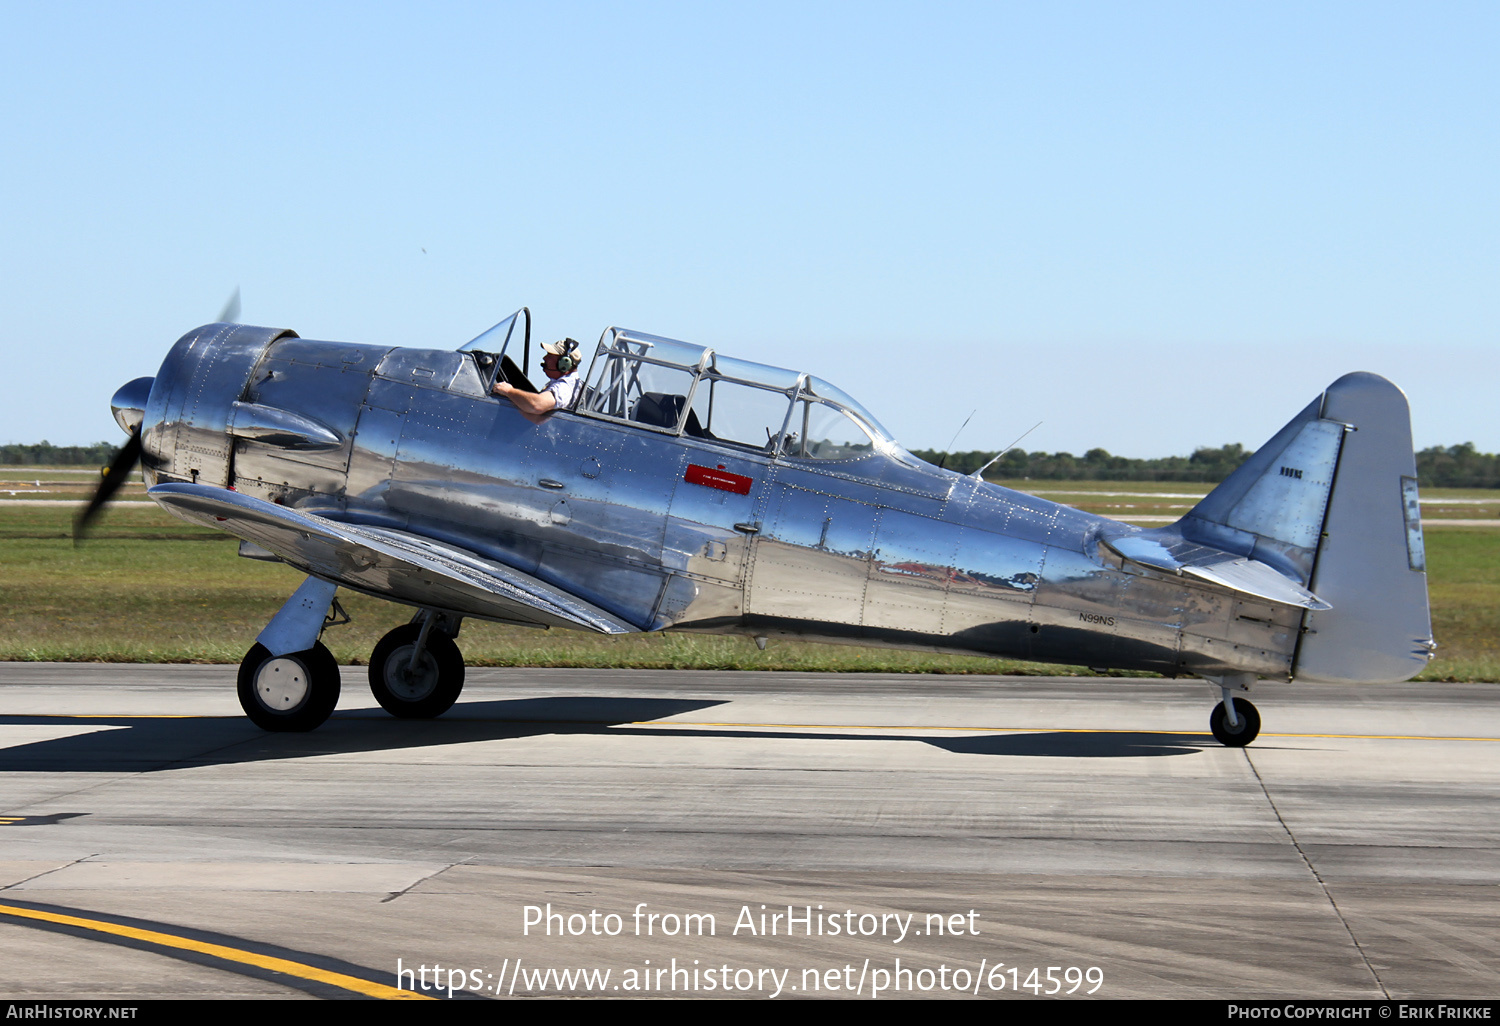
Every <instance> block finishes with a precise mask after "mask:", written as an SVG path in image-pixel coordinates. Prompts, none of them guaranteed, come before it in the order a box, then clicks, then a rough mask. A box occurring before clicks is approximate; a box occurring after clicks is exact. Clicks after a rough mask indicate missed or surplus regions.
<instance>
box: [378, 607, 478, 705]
mask: <svg viewBox="0 0 1500 1026" xmlns="http://www.w3.org/2000/svg"><path fill="white" fill-rule="evenodd" d="M424 634H425V635H426V637H423V635H424ZM413 653H416V658H415V659H413V658H412V655H413ZM463 689H464V657H463V654H462V653H460V652H459V650H458V645H456V644H455V643H454V641H453V639H452V638H450V637H448V635H446V634H443V633H442V632H441V631H435V630H429V629H427V625H426V624H418V623H408V624H404V625H402V626H400V627H397V628H396V629H395V630H393V631H391V632H390V633H389V634H387V635H386V636H385V637H383V638H381V639H380V643H379V644H378V645H376V646H375V651H374V652H372V653H371V654H370V690H371V691H372V692H374V694H375V701H377V702H379V703H380V705H381V707H382V708H384V709H385V711H386V712H388V713H390V714H391V715H392V716H399V717H401V718H402V719H408V720H425V719H431V718H432V717H434V716H441V715H443V713H445V712H447V711H448V710H449V709H450V708H451V707H452V705H453V703H454V702H456V701H458V695H459V692H461V691H462V690H463Z"/></svg>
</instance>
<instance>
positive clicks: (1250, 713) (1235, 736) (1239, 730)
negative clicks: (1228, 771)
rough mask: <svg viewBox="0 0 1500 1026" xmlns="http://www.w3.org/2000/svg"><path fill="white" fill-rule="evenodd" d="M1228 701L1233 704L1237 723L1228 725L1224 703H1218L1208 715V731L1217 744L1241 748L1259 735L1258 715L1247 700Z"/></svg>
mask: <svg viewBox="0 0 1500 1026" xmlns="http://www.w3.org/2000/svg"><path fill="white" fill-rule="evenodd" d="M1229 701H1231V702H1233V703H1234V716H1235V719H1236V720H1237V721H1238V722H1237V723H1235V724H1234V725H1233V726H1231V725H1230V724H1229V715H1228V713H1227V712H1226V711H1225V709H1224V703H1223V702H1220V703H1219V704H1218V705H1216V706H1214V711H1213V712H1211V713H1209V716H1208V729H1209V730H1211V731H1213V732H1214V737H1215V738H1217V739H1218V741H1219V744H1221V745H1224V746H1225V747H1227V748H1243V747H1245V746H1246V745H1248V744H1249V743H1250V742H1251V741H1254V740H1255V736H1256V735H1257V734H1259V733H1260V713H1259V712H1257V711H1256V708H1255V706H1253V705H1251V704H1250V702H1249V700H1248V699H1244V698H1231V699H1229Z"/></svg>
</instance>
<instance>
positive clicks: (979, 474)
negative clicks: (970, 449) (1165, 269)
mask: <svg viewBox="0 0 1500 1026" xmlns="http://www.w3.org/2000/svg"><path fill="white" fill-rule="evenodd" d="M1041 426H1042V422H1041V421H1037V422H1036V423H1035V424H1033V425H1031V427H1029V428H1027V429H1026V431H1025V432H1024V433H1023V434H1022V435H1021V437H1020V438H1017V439H1016V440H1015V441H1014V442H1011V443H1010V444H1009V445H1007V446H1006V447H1005V448H1004V449H1001V450H1000V451H999V452H997V453H995V458H994V459H992V460H990V461H989V462H988V463H986V464H985V465H984V466H982V467H980V468H979V469H978V470H976V471H974V473H972V474H970V475H969V476H970V477H972V478H973V479H974V480H976V481H983V480H984V472H985V471H986V470H989V469H990V468H991V467H993V466H994V465H995V461H996V460H998V459H999V458H1000V457H1001V456H1004V455H1005V454H1006V453H1008V452H1010V451H1011V450H1012V449H1014V448H1015V447H1016V446H1018V445H1020V444H1021V442H1022V441H1024V440H1025V438H1026V436H1027V435H1029V434H1031V433H1032V432H1033V431H1035V430H1036V429H1037V428H1039V427H1041Z"/></svg>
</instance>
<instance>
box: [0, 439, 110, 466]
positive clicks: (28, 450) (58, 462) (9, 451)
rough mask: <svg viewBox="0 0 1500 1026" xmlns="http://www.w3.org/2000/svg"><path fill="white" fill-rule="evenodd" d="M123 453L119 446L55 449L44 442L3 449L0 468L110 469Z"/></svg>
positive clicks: (98, 445)
mask: <svg viewBox="0 0 1500 1026" xmlns="http://www.w3.org/2000/svg"><path fill="white" fill-rule="evenodd" d="M119 451H120V447H119V446H118V445H110V444H109V443H108V442H95V443H94V444H93V445H53V444H52V443H51V442H47V441H41V442H38V443H36V444H35V445H0V464H4V465H5V466H8V467H14V466H34V465H41V466H54V467H64V466H96V467H102V466H106V465H107V464H108V463H109V461H110V460H112V459H114V458H115V454H116V453H118V452H119Z"/></svg>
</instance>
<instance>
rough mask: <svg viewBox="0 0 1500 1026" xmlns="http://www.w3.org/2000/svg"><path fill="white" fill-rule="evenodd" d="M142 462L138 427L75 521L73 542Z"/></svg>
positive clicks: (81, 534) (122, 447) (80, 536)
mask: <svg viewBox="0 0 1500 1026" xmlns="http://www.w3.org/2000/svg"><path fill="white" fill-rule="evenodd" d="M140 461H141V429H140V428H139V427H137V428H136V429H135V430H134V431H132V432H131V433H130V438H129V439H128V440H127V441H126V442H125V444H124V445H122V446H121V447H120V452H119V454H118V455H117V456H115V458H114V462H112V463H110V465H109V466H108V467H107V468H105V471H104V479H103V480H102V481H100V482H99V488H98V490H97V491H95V492H94V497H93V498H92V499H90V500H89V504H88V505H87V506H85V507H84V509H83V512H82V513H79V514H78V517H77V518H76V519H75V520H74V521H73V541H74V542H75V543H76V542H77V541H78V540H79V539H80V538H82V537H83V536H84V533H85V532H86V531H87V530H88V526H89V524H91V523H92V522H93V520H94V518H95V517H97V516H98V515H99V511H100V510H102V509H103V508H104V504H105V503H107V502H109V500H110V499H112V498H114V494H115V492H118V491H119V490H120V486H121V485H123V484H124V483H125V479H126V478H128V477H129V476H130V472H131V471H132V470H134V469H135V465H136V464H137V463H139V462H140Z"/></svg>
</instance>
